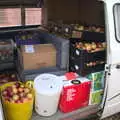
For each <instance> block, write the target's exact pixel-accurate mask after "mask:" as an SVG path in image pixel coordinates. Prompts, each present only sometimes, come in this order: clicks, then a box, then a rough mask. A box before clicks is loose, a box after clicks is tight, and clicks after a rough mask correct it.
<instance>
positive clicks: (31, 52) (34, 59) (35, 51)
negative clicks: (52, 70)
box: [22, 44, 56, 70]
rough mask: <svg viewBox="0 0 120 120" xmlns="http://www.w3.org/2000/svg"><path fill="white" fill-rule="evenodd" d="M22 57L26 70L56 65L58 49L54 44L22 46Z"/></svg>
mask: <svg viewBox="0 0 120 120" xmlns="http://www.w3.org/2000/svg"><path fill="white" fill-rule="evenodd" d="M26 47H27V48H26ZM31 47H32V49H31ZM22 59H23V60H22V61H23V68H24V70H32V69H40V68H43V67H51V66H56V49H55V47H54V46H53V45H52V44H39V45H32V46H29V47H28V46H22Z"/></svg>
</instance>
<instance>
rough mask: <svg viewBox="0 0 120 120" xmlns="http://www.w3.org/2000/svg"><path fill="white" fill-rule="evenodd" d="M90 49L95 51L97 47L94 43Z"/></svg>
mask: <svg viewBox="0 0 120 120" xmlns="http://www.w3.org/2000/svg"><path fill="white" fill-rule="evenodd" d="M91 47H92V49H93V50H94V49H96V47H97V45H96V44H95V43H94V42H92V44H91Z"/></svg>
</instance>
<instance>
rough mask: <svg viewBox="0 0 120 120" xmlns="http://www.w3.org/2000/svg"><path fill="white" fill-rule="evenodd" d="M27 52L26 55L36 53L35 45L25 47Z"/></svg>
mask: <svg viewBox="0 0 120 120" xmlns="http://www.w3.org/2000/svg"><path fill="white" fill-rule="evenodd" d="M25 52H26V53H34V52H35V49H34V46H33V45H25Z"/></svg>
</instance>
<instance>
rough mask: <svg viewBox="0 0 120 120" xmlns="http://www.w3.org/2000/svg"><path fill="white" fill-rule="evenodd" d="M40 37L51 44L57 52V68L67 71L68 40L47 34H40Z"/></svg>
mask: <svg viewBox="0 0 120 120" xmlns="http://www.w3.org/2000/svg"><path fill="white" fill-rule="evenodd" d="M40 35H41V36H42V37H43V38H44V40H45V42H46V43H52V44H54V46H55V47H56V50H57V66H58V67H60V68H61V69H67V67H68V63H69V40H67V39H64V38H62V37H58V36H56V35H52V34H49V33H45V32H41V33H40Z"/></svg>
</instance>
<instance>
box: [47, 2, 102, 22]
mask: <svg viewBox="0 0 120 120" xmlns="http://www.w3.org/2000/svg"><path fill="white" fill-rule="evenodd" d="M47 8H48V20H54V21H58V20H63V21H64V22H67V23H69V22H70V23H75V21H77V22H78V21H82V22H86V23H89V24H104V19H103V18H104V15H103V13H104V12H103V5H102V4H100V3H99V2H97V0H47Z"/></svg>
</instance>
